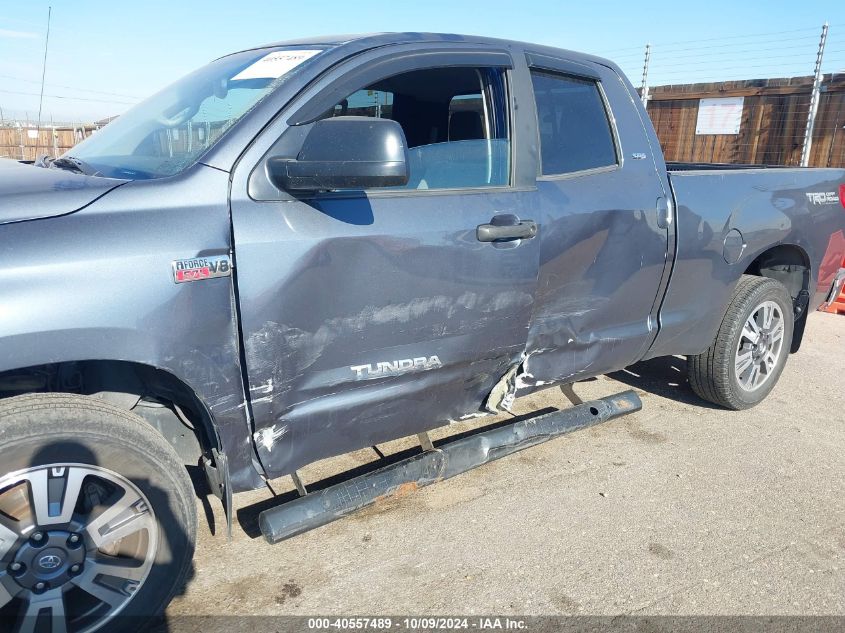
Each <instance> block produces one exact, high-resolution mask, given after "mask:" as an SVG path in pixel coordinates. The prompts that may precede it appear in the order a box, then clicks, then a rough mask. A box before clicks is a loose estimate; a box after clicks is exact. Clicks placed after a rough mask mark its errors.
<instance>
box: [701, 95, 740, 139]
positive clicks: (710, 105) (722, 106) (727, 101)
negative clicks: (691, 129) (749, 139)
mask: <svg viewBox="0 0 845 633" xmlns="http://www.w3.org/2000/svg"><path fill="white" fill-rule="evenodd" d="M743 100H744V99H743V97H723V98H720V99H699V100H698V120H697V121H696V123H695V133H696V134H698V135H701V134H739V126H740V124H741V123H742V104H743Z"/></svg>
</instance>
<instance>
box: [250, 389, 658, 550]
mask: <svg viewBox="0 0 845 633" xmlns="http://www.w3.org/2000/svg"><path fill="white" fill-rule="evenodd" d="M642 406H643V405H642V402H641V401H640V398H639V397H638V396H637V394H636V393H635V392H634V391H623V392H622V393H618V394H616V395H613V396H608V397H606V398H601V399H600V400H593V401H591V402H585V403H584V404H581V405H578V406H575V407H572V408H571V409H564V410H562V411H553V412H552V413H546V414H544V415H539V416H536V417H533V418H527V419H525V420H520V421H519V422H514V423H513V424H508V425H505V426H501V427H499V428H495V429H491V430H489V431H482V432H479V433H477V434H475V435H471V436H469V437H464V438H461V439H458V440H454V441H451V442H446V443H444V444H441V445H440V446H437V447H436V448H434V450H429V451H425V452H423V453H421V454H419V455H414V456H413V457H410V458H408V459H405V460H403V461H401V462H397V463H395V464H391V465H390V466H385V467H384V468H382V469H380V470H376V471H373V472H371V473H367V474H364V475H361V476H360V477H355V478H354V479H350V480H349V481H344V482H342V483H339V484H336V485H334V486H331V487H329V488H325V489H323V490H318V491H316V492H311V493H308V494H307V495H305V496H303V497H299V498H298V499H294V500H293V501H289V502H287V503H283V504H281V505H279V506H277V507H274V508H270V509H268V510H265V511H264V512H262V513H261V514H260V515H259V516H258V524H259V527H260V528H261V533H262V534H263V535H264V538H266V539H267V542H268V543H278V542H279V541H282V540H284V539H287V538H290V537H292V536H296V535H297V534H302V533H303V532H307V531H308V530H312V529H314V528H317V527H320V526H321V525H326V524H327V523H331V522H332V521H334V520H336V519H339V518H341V517H344V516H346V515H347V514H351V513H352V512H355V511H356V510H360V509H361V508H364V507H366V506H369V505H371V504H373V503H376V502H377V501H379V500H381V499H384V498H387V497H391V496H400V495H402V494H405V493H407V492H410V491H412V490H416V489H417V488H421V487H423V486H428V485H430V484H433V483H436V482H438V481H440V480H442V479H449V478H450V477H454V476H455V475H459V474H461V473H463V472H466V471H468V470H471V469H473V468H475V467H476V466H481V465H482V464H486V463H488V462H492V461H494V460H496V459H499V458H501V457H505V456H506V455H510V454H512V453H516V452H517V451H521V450H522V449H524V448H529V447H531V446H536V445H537V444H542V443H543V442H546V441H548V440H551V439H553V438H555V437H559V436H561V435H564V434H566V433H571V432H573V431H578V430H581V429H585V428H587V427H590V426H594V425H596V424H600V423H601V422H606V421H607V420H612V419H614V418H618V417H620V416H623V415H626V414H628V413H633V412H635V411H639V410H640V409H642Z"/></svg>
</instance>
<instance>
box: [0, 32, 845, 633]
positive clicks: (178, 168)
mask: <svg viewBox="0 0 845 633" xmlns="http://www.w3.org/2000/svg"><path fill="white" fill-rule="evenodd" d="M36 163H37V164H35V165H23V164H19V163H14V162H11V161H9V164H8V165H7V166H4V167H0V224H2V225H3V226H2V227H0V255H2V260H1V261H2V265H0V349H2V352H3V353H2V355H0V396H2V400H0V619H2V621H3V622H4V623H6V624H8V627H9V630H11V631H14V632H15V633H18V632H25V631H33V630H36V626H39V627H44V628H38V629H37V630H39V631H40V630H44V631H47V630H50V631H67V632H70V633H82V632H89V631H95V630H108V631H115V630H119V629H120V628H121V627H124V628H127V629H133V628H135V627H137V626H140V622H141V620H140V619H139V617H140V616H146V615H150V614H156V613H160V612H161V611H162V610H163V608H164V607H165V605H166V604H167V602H168V601H169V600H170V598H171V597H172V596H173V595H174V592H175V591H176V590H177V589H178V588H179V587H180V585H181V583H182V582H183V581H184V577H185V574H186V570H188V569H189V568H190V566H191V558H192V555H193V551H194V539H195V528H196V515H195V506H196V503H195V489H194V486H193V484H192V479H191V477H190V476H189V475H190V474H191V473H194V474H196V473H199V475H200V477H199V479H197V478H196V477H195V480H196V481H198V482H199V483H200V484H203V485H204V484H205V483H206V482H207V483H208V484H209V485H210V487H211V490H212V492H214V493H215V494H216V495H218V496H219V497H220V498H221V500H222V502H223V507H224V510H225V512H226V514H227V517H229V527H230V529H231V521H232V519H231V516H232V493H234V492H239V491H244V490H249V489H254V488H257V487H261V486H264V485H265V482H266V481H267V480H268V479H271V478H275V477H280V476H282V475H290V476H291V477H293V480H294V482H295V484H296V487H297V489H298V490H299V492H300V496H299V497H297V498H295V499H294V500H292V501H290V502H288V503H284V504H280V505H278V506H272V507H270V506H268V507H267V508H266V509H265V510H264V512H262V513H261V515H260V526H261V530H262V531H263V533H264V535H265V536H266V538H267V539H268V540H269V541H270V542H276V541H279V540H281V539H284V538H287V537H290V536H293V535H295V534H298V533H300V532H302V531H303V530H306V529H309V528H311V527H314V526H317V525H322V524H324V523H327V522H328V521H330V520H332V519H335V518H337V517H340V516H343V515H344V514H347V513H348V512H351V511H353V510H355V509H357V508H360V507H362V506H364V505H367V504H369V503H373V502H375V501H376V500H378V499H379V498H381V497H383V496H385V495H389V494H392V493H395V492H396V491H397V490H407V489H409V487H411V488H412V487H414V486H416V485H425V484H428V483H432V482H434V481H438V480H440V479H443V478H445V477H450V476H452V475H455V474H457V473H459V472H462V471H464V470H466V469H468V468H471V467H473V466H476V465H479V464H482V463H485V462H487V461H490V460H491V459H496V458H498V457H501V456H503V455H506V454H508V453H510V452H513V451H515V450H519V449H522V448H525V447H527V446H531V445H533V444H536V443H538V442H540V441H543V440H545V439H548V438H550V437H555V436H557V435H560V434H562V433H565V432H568V431H571V430H574V429H577V428H584V427H585V426H588V425H590V424H595V423H597V422H601V421H604V420H607V419H609V418H612V417H615V416H617V415H622V414H625V413H627V412H630V411H633V410H636V409H638V408H639V407H640V406H641V403H640V402H639V400H638V398H637V395H636V394H635V393H634V392H631V391H628V392H624V393H622V394H616V395H614V396H610V397H608V398H604V399H600V400H595V401H592V402H587V403H580V402H579V400H578V399H577V396H575V395H574V392H572V390H571V385H572V384H573V383H575V382H577V381H580V380H583V379H587V378H590V377H593V376H597V375H600V374H605V373H607V372H611V371H614V370H619V369H622V368H624V367H626V366H629V365H631V364H632V363H636V362H637V361H640V360H643V359H647V358H652V357H657V356H666V355H684V356H686V357H687V358H688V367H689V382H690V386H691V388H692V389H693V390H694V391H695V393H696V394H698V395H699V396H700V397H701V398H703V399H705V400H708V401H710V402H713V403H717V404H719V405H722V406H724V407H727V408H729V409H743V408H747V407H751V406H753V405H754V404H756V403H758V402H760V401H761V400H762V399H763V398H765V397H766V395H767V394H768V393H769V392H770V391H771V389H772V388H773V387H774V386H775V383H776V382H777V380H778V378H779V376H780V374H781V371H782V370H783V367H784V364H785V363H786V360H787V357H788V355H789V354H790V353H793V352H796V351H797V350H798V348H799V346H800V344H801V338H802V333H803V331H804V324H805V322H806V319H807V315H808V314H809V313H810V312H811V311H813V310H815V309H816V308H818V307H819V306H820V305H821V304H822V303H823V302H824V301H826V300H827V299H828V297H830V296H831V295H836V294H838V291H839V289H840V288H841V286H842V284H843V280H845V270H843V269H841V268H840V266H841V264H842V256H843V253H842V252H841V250H840V249H841V248H842V244H843V243H845V241H843V230H845V208H843V206H845V184H843V183H845V170H843V169H789V168H764V167H760V166H741V167H739V166H707V165H684V164H675V165H668V166H667V165H666V164H665V163H664V159H663V156H662V154H661V151H660V146H659V144H658V141H657V138H656V137H655V134H654V130H653V128H652V126H651V123H650V122H649V118H648V115H647V113H646V111H645V110H644V109H643V107H642V105H641V103H640V100H639V98H638V96H637V94H636V92H635V90H634V88H633V87H632V86H631V84H630V83H629V82H628V80H627V79H626V78H625V76H624V75H623V74H622V72H621V71H620V70H619V68H618V67H617V66H616V65H614V64H613V63H612V62H609V61H607V60H604V59H599V58H596V57H591V56H589V55H583V54H579V53H574V52H570V51H565V50H559V49H555V48H547V47H543V46H534V45H531V44H522V43H517V42H510V41H501V40H493V39H485V38H478V37H463V36H455V35H438V34H423V33H402V34H387V35H384V34H382V35H371V36H361V37H348V36H345V37H337V38H332V37H327V38H322V39H311V40H303V41H296V42H286V43H281V44H274V45H270V46H264V47H261V48H255V49H251V50H246V51H242V52H239V53H235V54H232V55H229V56H226V57H222V58H220V59H218V60H216V61H214V62H212V63H210V64H208V65H207V66H205V67H204V68H201V69H200V70H198V71H196V72H194V73H193V74H191V75H188V76H187V77H185V78H184V79H181V80H180V81H177V82H176V83H175V84H173V85H171V86H170V87H168V88H165V89H164V90H162V91H161V92H159V93H158V94H156V95H154V96H153V97H151V98H149V99H148V100H146V101H144V102H142V103H141V104H139V105H138V106H136V107H134V108H132V109H131V110H129V111H128V112H127V113H126V114H124V115H123V116H121V117H120V118H118V119H117V120H115V121H114V122H112V123H110V124H109V125H108V126H106V127H105V128H103V129H102V130H100V131H98V132H96V133H95V134H94V135H93V136H92V137H90V138H88V139H86V140H85V141H83V142H82V143H80V144H79V145H78V146H77V147H75V148H73V149H72V150H71V151H70V152H69V153H68V154H67V155H65V156H63V157H61V158H58V159H55V160H49V159H41V160H39V161H36ZM548 385H561V386H563V387H564V388H565V389H567V390H568V391H567V393H569V394H570V395H571V396H572V400H573V404H574V406H573V407H572V408H571V409H567V410H564V411H558V412H553V413H547V414H544V415H541V416H538V417H535V418H530V419H529V420H522V421H518V422H515V423H513V424H510V425H506V426H501V425H495V426H493V427H490V428H488V429H486V430H482V431H480V432H479V433H478V434H475V435H469V436H465V435H462V436H460V437H459V438H458V439H454V440H453V441H446V442H443V443H439V444H438V445H437V446H435V445H433V444H432V443H431V441H430V438H429V436H428V434H427V432H428V431H429V430H430V429H433V428H435V427H439V426H443V425H446V424H449V422H450V421H454V420H460V419H464V418H467V417H471V416H477V415H485V414H489V413H494V412H496V411H501V410H503V409H507V408H508V407H509V406H510V404H511V403H512V401H513V399H514V397H516V396H520V395H522V394H527V393H530V392H532V391H535V390H538V389H541V388H543V387H546V386H548ZM414 435H418V436H419V439H420V445H421V447H420V451H419V452H418V453H416V454H414V455H411V456H410V457H408V458H407V459H404V460H402V461H398V462H397V461H394V462H392V463H386V464H384V465H383V467H381V468H380V469H378V470H372V471H369V472H366V473H364V474H362V475H359V476H358V477H355V478H352V479H348V480H346V481H342V482H341V483H339V484H335V485H325V486H317V487H316V488H315V487H313V486H312V489H311V490H309V489H308V486H309V483H308V482H303V481H302V478H301V477H300V476H299V474H298V470H299V469H301V468H302V467H303V466H305V465H306V464H309V463H312V462H315V461H317V460H320V459H323V458H328V457H331V456H336V455H340V454H343V453H346V452H350V451H353V450H358V449H361V448H363V447H370V446H372V447H375V446H377V445H378V444H380V443H383V442H386V441H388V440H392V439H396V438H400V437H405V436H414ZM118 616H119V617H118Z"/></svg>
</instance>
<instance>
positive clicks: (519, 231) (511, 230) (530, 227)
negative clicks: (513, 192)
mask: <svg viewBox="0 0 845 633" xmlns="http://www.w3.org/2000/svg"><path fill="white" fill-rule="evenodd" d="M536 235H537V223H536V222H533V221H531V220H522V221H521V222H519V223H517V224H479V225H478V228H477V229H476V230H475V236H476V237H477V238H478V241H479V242H498V241H500V240H530V239H531V238H532V237H535V236H536Z"/></svg>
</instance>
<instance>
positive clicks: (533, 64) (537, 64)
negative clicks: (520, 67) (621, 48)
mask: <svg viewBox="0 0 845 633" xmlns="http://www.w3.org/2000/svg"><path fill="white" fill-rule="evenodd" d="M527 58H528V62H529V66H528V72H529V75H531V74H533V73H534V72H535V71H537V72H539V73H545V74H547V75H554V76H558V77H563V78H567V77H571V78H573V79H578V80H580V81H589V82H591V83H593V84H594V85H595V86H596V89H597V90H598V93H599V99H601V103H602V106H603V107H604V114H605V118H606V119H607V124H608V128H609V130H610V138H611V140H612V142H613V151H614V152H615V153H616V162H615V163H612V164H609V165H600V166H598V167H587V168H585V169H577V170H575V171H567V172H561V173H558V174H544V173H543V144H542V139H541V138H540V111H539V108H538V107H537V94H536V92H534V90H533V85H534V82H533V81H532V82H531V85H532V93H531V96H532V98H533V99H534V116H535V125H536V130H537V147H538V148H539V150H540V151H539V152H538V153H537V180H538V181H547V180H564V179H569V178H577V177H580V176H591V175H594V174H602V173H606V172H612V171H618V170H621V169H622V168H623V166H624V162H625V158H624V156H625V155H624V154H623V152H622V140H621V137H620V135H619V127H618V124H617V121H616V116H615V115H614V114H613V109H612V108H611V107H610V100H609V99H608V98H607V92H606V91H605V89H604V85H602V79H601V76H600V75H599V74H598V73H596V74H592V73H589V72H585V71H581V70H580V69H578V70H575V69H567V70H564V68H567V67H569V68H572V66H574V64H567V63H566V62H564V61H563V60H561V63H560V67H557V68H556V67H554V66H553V64H551V63H545V64H544V63H542V62H541V60H542V59H550V58H545V57H538V56H535V55H531V54H529V55H527ZM585 70H586V67H585Z"/></svg>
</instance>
